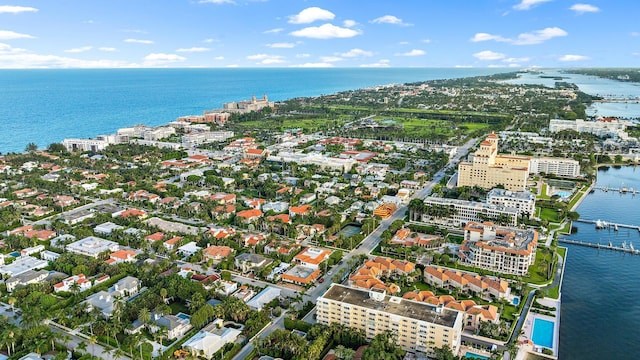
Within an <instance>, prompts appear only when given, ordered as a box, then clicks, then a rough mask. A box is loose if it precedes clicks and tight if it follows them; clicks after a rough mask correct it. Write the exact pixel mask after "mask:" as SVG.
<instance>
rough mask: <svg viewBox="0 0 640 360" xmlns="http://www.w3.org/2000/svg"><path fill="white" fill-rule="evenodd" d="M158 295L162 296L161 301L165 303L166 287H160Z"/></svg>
mask: <svg viewBox="0 0 640 360" xmlns="http://www.w3.org/2000/svg"><path fill="white" fill-rule="evenodd" d="M160 296H162V302H163V303H165V304H166V303H167V289H165V288H162V289H160Z"/></svg>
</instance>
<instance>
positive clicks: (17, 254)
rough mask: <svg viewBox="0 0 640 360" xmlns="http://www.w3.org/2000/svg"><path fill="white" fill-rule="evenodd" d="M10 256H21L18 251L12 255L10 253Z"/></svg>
mask: <svg viewBox="0 0 640 360" xmlns="http://www.w3.org/2000/svg"><path fill="white" fill-rule="evenodd" d="M9 255H11V256H13V257H18V256H20V252H18V251H14V252H12V253H9Z"/></svg>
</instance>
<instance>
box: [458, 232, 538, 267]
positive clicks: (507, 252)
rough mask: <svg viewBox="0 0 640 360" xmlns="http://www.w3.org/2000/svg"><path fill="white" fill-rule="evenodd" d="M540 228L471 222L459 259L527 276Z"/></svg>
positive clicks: (459, 252)
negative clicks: (532, 228)
mask: <svg viewBox="0 0 640 360" xmlns="http://www.w3.org/2000/svg"><path fill="white" fill-rule="evenodd" d="M537 245H538V232H537V231H535V230H525V229H518V228H511V227H504V226H496V225H494V224H493V223H492V222H484V223H478V222H470V223H467V225H466V226H465V228H464V241H463V242H462V245H460V250H458V257H459V258H460V262H461V263H463V264H465V265H469V266H473V267H477V268H480V269H485V270H490V271H496V272H500V273H503V274H512V275H518V276H525V275H527V272H528V271H529V266H530V265H531V264H533V263H534V261H535V258H536V247H537Z"/></svg>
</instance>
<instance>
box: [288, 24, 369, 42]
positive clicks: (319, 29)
mask: <svg viewBox="0 0 640 360" xmlns="http://www.w3.org/2000/svg"><path fill="white" fill-rule="evenodd" d="M360 34H361V32H360V31H358V30H353V29H349V28H343V27H339V26H335V25H332V24H324V25H320V26H311V27H306V28H304V29H300V30H296V31H293V32H291V33H290V35H293V36H298V37H307V38H312V39H334V38H351V37H354V36H357V35H360Z"/></svg>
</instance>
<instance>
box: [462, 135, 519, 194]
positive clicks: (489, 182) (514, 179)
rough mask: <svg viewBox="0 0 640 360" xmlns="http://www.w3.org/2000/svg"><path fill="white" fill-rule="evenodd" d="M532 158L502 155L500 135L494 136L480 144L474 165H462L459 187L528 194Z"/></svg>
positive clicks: (488, 137)
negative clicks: (501, 186) (500, 189)
mask: <svg viewBox="0 0 640 360" xmlns="http://www.w3.org/2000/svg"><path fill="white" fill-rule="evenodd" d="M530 160H531V159H530V158H529V157H528V156H514V155H498V135H496V134H493V133H492V134H490V135H489V136H487V138H486V139H485V140H484V141H483V142H481V143H480V148H479V149H478V150H476V152H475V153H474V155H473V159H472V161H471V162H460V165H459V166H458V186H479V187H481V188H485V189H492V188H494V187H496V186H497V185H503V186H504V188H505V189H507V190H512V191H524V190H525V187H526V184H527V177H528V176H529V162H530Z"/></svg>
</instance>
